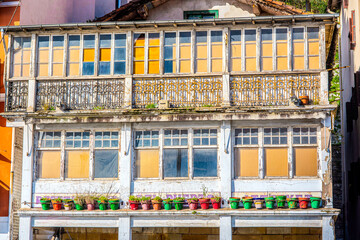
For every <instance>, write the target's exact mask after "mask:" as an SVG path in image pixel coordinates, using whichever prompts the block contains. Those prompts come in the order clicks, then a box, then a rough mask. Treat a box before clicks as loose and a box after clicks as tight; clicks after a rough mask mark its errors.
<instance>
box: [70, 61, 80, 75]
mask: <svg viewBox="0 0 360 240" xmlns="http://www.w3.org/2000/svg"><path fill="white" fill-rule="evenodd" d="M69 75H70V76H78V75H79V64H78V63H71V64H69Z"/></svg>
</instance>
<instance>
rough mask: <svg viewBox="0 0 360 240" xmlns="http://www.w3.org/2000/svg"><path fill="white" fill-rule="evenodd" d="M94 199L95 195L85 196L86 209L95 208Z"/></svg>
mask: <svg viewBox="0 0 360 240" xmlns="http://www.w3.org/2000/svg"><path fill="white" fill-rule="evenodd" d="M95 200H96V197H94V196H92V195H87V196H85V203H86V206H87V210H89V211H91V210H94V209H95Z"/></svg>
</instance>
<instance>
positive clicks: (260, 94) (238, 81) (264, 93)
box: [230, 74, 320, 106]
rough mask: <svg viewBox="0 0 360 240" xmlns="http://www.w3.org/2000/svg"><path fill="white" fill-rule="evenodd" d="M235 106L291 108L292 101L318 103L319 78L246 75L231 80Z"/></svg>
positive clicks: (313, 75)
mask: <svg viewBox="0 0 360 240" xmlns="http://www.w3.org/2000/svg"><path fill="white" fill-rule="evenodd" d="M230 89H231V97H230V98H231V99H230V101H231V104H232V105H235V106H272V105H274V106H276V105H289V101H290V97H292V96H293V95H295V96H296V97H299V96H305V95H306V96H309V99H310V101H312V103H314V104H316V103H319V100H320V99H319V98H320V97H319V91H320V76H319V75H315V74H282V75H247V76H233V77H231V78H230Z"/></svg>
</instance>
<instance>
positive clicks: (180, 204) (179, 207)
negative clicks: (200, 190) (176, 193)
mask: <svg viewBox="0 0 360 240" xmlns="http://www.w3.org/2000/svg"><path fill="white" fill-rule="evenodd" d="M184 203H185V198H183V197H177V198H175V199H174V205H175V209H176V210H182V209H183V206H184Z"/></svg>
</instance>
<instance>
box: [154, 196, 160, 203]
mask: <svg viewBox="0 0 360 240" xmlns="http://www.w3.org/2000/svg"><path fill="white" fill-rule="evenodd" d="M153 200H154V201H158V202H161V201H162V198H161V197H159V196H156V197H155V198H154V199H153Z"/></svg>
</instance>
